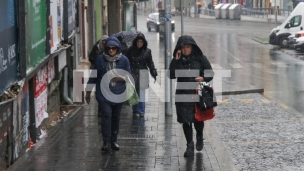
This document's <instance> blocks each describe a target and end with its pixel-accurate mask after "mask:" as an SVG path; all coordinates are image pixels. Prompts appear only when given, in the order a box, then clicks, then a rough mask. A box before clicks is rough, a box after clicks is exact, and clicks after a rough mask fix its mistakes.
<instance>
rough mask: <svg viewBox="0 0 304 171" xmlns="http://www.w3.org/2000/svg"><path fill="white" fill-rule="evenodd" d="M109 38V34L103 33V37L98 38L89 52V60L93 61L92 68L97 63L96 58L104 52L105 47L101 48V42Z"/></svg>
mask: <svg viewBox="0 0 304 171" xmlns="http://www.w3.org/2000/svg"><path fill="white" fill-rule="evenodd" d="M108 38H109V36H107V35H103V36H102V37H101V39H100V40H98V41H97V42H96V43H95V44H94V45H93V48H92V50H91V52H90V54H89V61H90V62H91V68H92V69H93V68H94V64H95V59H96V57H97V56H98V55H100V54H102V53H103V52H104V49H101V48H100V47H99V43H100V42H101V41H103V40H107V39H108Z"/></svg>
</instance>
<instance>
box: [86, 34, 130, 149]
mask: <svg viewBox="0 0 304 171" xmlns="http://www.w3.org/2000/svg"><path fill="white" fill-rule="evenodd" d="M120 47H121V46H120V42H119V40H118V39H117V38H116V37H109V38H108V39H107V41H106V43H105V52H104V53H103V54H101V55H99V56H97V58H96V60H95V65H94V69H95V70H97V77H94V76H93V74H91V76H90V78H89V81H88V83H87V84H88V85H90V84H93V85H94V84H95V85H96V92H95V96H96V100H97V101H98V107H99V109H100V110H101V131H102V138H103V146H102V148H101V151H105V152H107V151H108V150H109V147H110V145H111V148H112V150H119V145H118V144H117V143H116V140H117V135H118V131H119V120H120V112H121V108H122V105H123V102H124V100H122V99H124V97H125V96H123V95H124V94H123V93H124V92H125V90H126V83H125V80H127V79H126V77H127V76H128V77H131V74H130V73H131V71H130V63H129V60H128V58H127V57H126V56H124V55H122V54H121V49H120ZM92 73H93V72H92ZM91 88H92V87H91ZM86 90H87V92H86V96H85V99H86V101H87V103H90V94H91V91H90V90H91V89H90V88H89V86H87V87H86Z"/></svg>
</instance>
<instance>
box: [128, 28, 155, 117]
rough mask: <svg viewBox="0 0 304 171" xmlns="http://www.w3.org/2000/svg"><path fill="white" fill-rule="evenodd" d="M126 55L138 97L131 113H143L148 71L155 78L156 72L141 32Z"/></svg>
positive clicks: (142, 114) (141, 114)
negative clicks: (138, 100) (138, 99)
mask: <svg viewBox="0 0 304 171" xmlns="http://www.w3.org/2000/svg"><path fill="white" fill-rule="evenodd" d="M126 56H127V57H128V59H129V61H130V65H131V73H132V76H133V79H134V81H135V88H136V91H137V94H138V95H139V97H140V102H139V103H138V104H136V105H134V106H132V109H133V114H134V115H139V116H142V117H143V116H144V115H145V106H146V104H145V90H146V89H147V88H148V87H149V71H150V74H151V76H152V77H153V78H154V79H155V80H156V76H157V72H156V68H155V66H154V62H153V59H152V54H151V50H150V49H149V48H148V42H147V40H146V38H145V36H144V35H143V34H142V33H139V34H138V35H137V36H136V38H135V39H134V40H133V42H132V46H131V47H130V48H129V49H128V51H127V54H126ZM148 69H149V71H148Z"/></svg>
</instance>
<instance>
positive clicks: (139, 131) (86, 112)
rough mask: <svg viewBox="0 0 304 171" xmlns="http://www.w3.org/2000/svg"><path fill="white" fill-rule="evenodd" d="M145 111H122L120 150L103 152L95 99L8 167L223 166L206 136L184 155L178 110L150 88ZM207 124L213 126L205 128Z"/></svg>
mask: <svg viewBox="0 0 304 171" xmlns="http://www.w3.org/2000/svg"><path fill="white" fill-rule="evenodd" d="M148 98H149V99H147V100H148V102H147V107H146V115H145V117H138V116H133V114H132V111H131V107H129V106H124V107H123V110H122V114H121V121H120V133H119V137H118V141H117V142H118V144H119V145H120V147H121V148H120V151H111V152H109V153H102V152H101V151H100V148H101V145H102V139H101V133H100V125H99V124H98V117H97V112H96V111H97V103H96V101H95V100H93V102H92V103H91V104H90V105H86V106H84V107H83V108H81V109H80V110H79V111H77V112H76V113H75V114H74V116H72V117H70V118H69V119H68V120H67V121H66V122H63V123H61V124H58V125H57V126H55V127H56V128H55V129H53V130H52V131H50V132H49V133H48V134H47V136H46V137H45V138H43V139H42V140H41V141H39V142H38V143H37V144H36V145H35V146H34V148H33V149H31V150H29V151H28V152H27V153H26V154H25V155H24V156H23V157H21V158H20V159H18V161H17V162H16V163H15V164H14V165H13V166H12V167H10V168H9V170H18V171H19V170H25V171H34V170H39V171H46V170H56V171H57V170H65V171H66V170H106V171H108V170H109V171H111V170H113V171H114V170H115V171H117V170H135V169H136V170H149V171H150V170H151V171H152V170H181V171H188V170H206V171H212V170H213V171H220V170H225V169H221V168H220V165H219V163H218V160H217V157H216V156H215V154H214V151H213V149H212V147H211V144H210V141H209V138H208V137H207V136H205V140H204V144H205V146H204V149H203V150H202V151H201V152H197V151H196V152H195V156H194V157H193V158H189V159H188V158H184V157H183V153H184V151H185V148H186V140H185V138H184V135H183V131H182V126H181V124H179V123H177V121H176V115H173V116H169V117H166V116H165V115H164V103H162V102H160V100H159V99H158V98H157V97H156V95H155V93H154V94H153V92H149V97H148ZM206 129H208V128H206Z"/></svg>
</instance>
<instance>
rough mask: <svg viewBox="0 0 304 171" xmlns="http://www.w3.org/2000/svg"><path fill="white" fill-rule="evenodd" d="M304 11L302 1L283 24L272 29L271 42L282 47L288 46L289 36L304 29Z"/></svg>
mask: <svg viewBox="0 0 304 171" xmlns="http://www.w3.org/2000/svg"><path fill="white" fill-rule="evenodd" d="M303 11H304V2H300V3H299V4H298V5H297V6H296V7H295V9H293V11H292V12H291V13H290V15H289V16H288V18H287V19H286V20H285V21H284V22H283V23H282V24H281V25H279V26H278V27H276V28H274V29H272V31H271V33H270V35H269V43H270V44H272V45H279V46H280V47H281V48H286V47H288V44H287V41H288V36H289V35H291V34H295V33H297V32H298V31H301V30H303V27H304V13H303Z"/></svg>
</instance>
